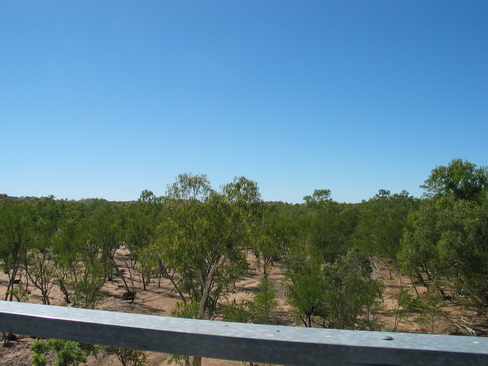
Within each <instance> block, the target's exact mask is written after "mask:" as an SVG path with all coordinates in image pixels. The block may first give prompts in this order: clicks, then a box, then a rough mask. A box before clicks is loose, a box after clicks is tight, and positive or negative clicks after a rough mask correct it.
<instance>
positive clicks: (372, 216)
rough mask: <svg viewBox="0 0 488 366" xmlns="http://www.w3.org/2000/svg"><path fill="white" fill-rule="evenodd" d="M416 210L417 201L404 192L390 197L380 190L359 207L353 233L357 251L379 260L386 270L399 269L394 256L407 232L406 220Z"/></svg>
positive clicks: (388, 193)
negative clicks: (359, 210)
mask: <svg viewBox="0 0 488 366" xmlns="http://www.w3.org/2000/svg"><path fill="white" fill-rule="evenodd" d="M418 207H419V200H418V199H416V198H414V197H412V196H410V195H409V194H408V192H406V191H402V192H401V193H397V194H391V193H390V191H387V190H383V189H382V190H380V191H379V192H378V194H376V195H375V196H374V197H373V198H371V199H370V200H369V201H367V202H363V203H362V204H361V213H360V216H359V223H358V225H357V227H356V230H355V233H354V237H355V242H356V243H357V245H358V247H359V248H361V250H362V252H363V253H364V254H366V255H369V256H371V257H375V258H379V260H381V261H382V262H384V263H385V264H386V265H387V266H388V268H390V266H393V267H396V268H398V267H399V266H398V259H397V256H398V253H399V251H400V249H401V244H400V243H401V239H402V237H403V232H404V230H405V229H406V228H407V223H408V221H407V217H408V215H409V214H410V213H411V212H414V211H415V210H417V209H418ZM390 275H391V272H390Z"/></svg>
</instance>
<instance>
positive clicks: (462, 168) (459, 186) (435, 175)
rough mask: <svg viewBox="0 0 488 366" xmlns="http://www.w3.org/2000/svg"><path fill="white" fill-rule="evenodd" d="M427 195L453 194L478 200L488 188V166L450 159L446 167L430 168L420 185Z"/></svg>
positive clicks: (457, 196) (466, 198)
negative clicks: (426, 177) (423, 182)
mask: <svg viewBox="0 0 488 366" xmlns="http://www.w3.org/2000/svg"><path fill="white" fill-rule="evenodd" d="M421 187H422V188H424V189H426V190H427V192H428V193H427V196H429V197H432V196H454V198H456V199H463V200H469V201H473V200H478V199H479V198H480V197H481V196H482V195H483V194H484V193H485V192H486V189H487V188H488V168H487V167H479V168H477V167H476V164H473V163H470V162H468V161H465V160H462V159H454V160H452V161H451V162H450V163H449V165H448V166H447V167H445V166H438V167H436V168H435V169H432V172H431V174H430V176H429V178H428V179H427V180H426V181H425V184H424V185H422V186H421Z"/></svg>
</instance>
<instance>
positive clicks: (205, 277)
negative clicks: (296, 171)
mask: <svg viewBox="0 0 488 366" xmlns="http://www.w3.org/2000/svg"><path fill="white" fill-rule="evenodd" d="M260 211H261V197H260V194H259V190H258V187H257V185H256V183H255V182H253V181H250V180H248V179H246V178H244V177H239V178H234V181H233V182H231V183H229V184H225V185H223V186H221V188H220V190H218V191H217V190H214V189H213V188H212V187H211V185H210V182H209V181H208V179H207V177H206V175H191V174H181V175H179V176H178V178H177V180H176V182H175V183H173V184H172V185H169V186H168V189H167V194H166V197H165V199H164V210H163V212H162V215H161V224H160V226H159V227H158V235H157V237H156V240H155V242H154V244H153V246H152V247H153V252H154V254H155V256H159V259H160V260H161V264H162V265H164V266H165V268H166V271H167V273H168V274H170V277H171V280H172V281H173V284H174V286H175V289H176V290H177V291H178V293H179V295H180V298H181V302H180V303H179V305H178V306H177V308H176V310H175V311H174V314H175V315H177V316H184V317H192V318H197V319H213V318H214V316H215V311H216V309H217V305H218V301H219V299H220V298H221V297H222V296H225V294H226V291H227V290H229V289H230V288H232V286H234V284H235V282H236V281H237V280H238V279H239V278H240V277H241V276H242V275H243V272H244V269H245V268H246V267H247V262H246V257H245V253H244V249H247V248H249V247H250V246H251V244H252V243H251V238H252V236H251V235H250V232H251V229H252V227H253V225H255V224H256V220H259V219H260ZM200 362H201V360H200V358H198V357H195V358H194V364H195V365H198V364H200Z"/></svg>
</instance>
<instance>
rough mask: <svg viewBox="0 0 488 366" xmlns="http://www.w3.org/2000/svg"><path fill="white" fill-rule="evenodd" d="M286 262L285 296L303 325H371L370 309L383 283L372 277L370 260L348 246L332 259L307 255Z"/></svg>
mask: <svg viewBox="0 0 488 366" xmlns="http://www.w3.org/2000/svg"><path fill="white" fill-rule="evenodd" d="M297 259H298V260H297V261H293V262H292V263H289V264H288V268H287V277H288V279H289V288H288V290H289V291H288V298H289V301H290V304H291V305H293V307H294V308H295V309H296V311H297V315H298V317H299V318H300V319H301V320H302V322H303V323H304V325H305V326H308V327H311V326H313V319H314V317H316V318H319V319H320V321H321V325H322V326H324V327H328V328H338V329H371V328H374V326H375V324H374V323H373V319H372V318H371V315H372V311H373V310H374V308H375V307H376V306H377V305H378V301H379V298H380V297H381V290H382V287H381V285H380V283H379V282H378V281H376V280H374V279H373V278H372V277H371V272H372V270H371V267H370V264H369V260H368V259H367V258H366V257H364V256H362V255H361V254H360V253H359V252H358V251H357V250H354V249H351V250H349V251H348V252H347V253H346V254H345V255H344V256H340V257H339V258H338V259H337V261H335V262H334V263H322V264H320V263H317V262H316V261H314V260H312V259H310V258H309V257H307V256H303V255H302V256H301V258H300V257H297Z"/></svg>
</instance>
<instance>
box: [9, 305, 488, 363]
mask: <svg viewBox="0 0 488 366" xmlns="http://www.w3.org/2000/svg"><path fill="white" fill-rule="evenodd" d="M0 332H6V333H17V334H24V335H31V336H38V337H45V338H58V339H64V340H71V341H78V342H85V343H93V344H100V345H106V346H115V347H127V348H134V349H139V350H145V351H156V352H164V353H173V354H182V355H190V356H202V357H208V358H218V359H225V360H235V361H252V362H259V363H266V364H278V365H383V366H386V365H412V366H414V365H430V366H434V365H448V366H453V365H488V338H479V337H462V336H444V335H426V334H408V333H387V332H366V331H353V330H335V329H318V328H300V327H285V326H274V325H258V324H241V323H228V322H220V321H205V320H194V319H180V318H170V317H163V316H152V315H141V314H128V313H117V312H110V311H100V310H86V309H75V308H68V307H61V306H52V305H51V306H49V305H38V304H28V303H17V302H6V301H0Z"/></svg>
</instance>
